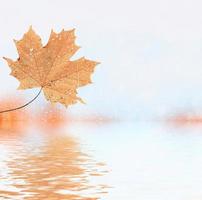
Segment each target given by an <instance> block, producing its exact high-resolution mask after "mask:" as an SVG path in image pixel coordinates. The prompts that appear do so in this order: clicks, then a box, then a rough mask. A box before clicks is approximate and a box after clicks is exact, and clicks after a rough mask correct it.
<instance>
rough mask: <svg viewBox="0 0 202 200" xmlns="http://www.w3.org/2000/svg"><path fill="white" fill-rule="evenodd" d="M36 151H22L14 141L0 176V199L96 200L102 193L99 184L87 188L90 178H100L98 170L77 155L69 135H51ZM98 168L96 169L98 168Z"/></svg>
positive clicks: (91, 163)
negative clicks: (4, 169)
mask: <svg viewBox="0 0 202 200" xmlns="http://www.w3.org/2000/svg"><path fill="white" fill-rule="evenodd" d="M37 148H38V150H37V151H33V152H32V150H31V151H30V149H29V151H28V150H26V148H25V147H23V145H22V146H21V144H20V143H18V142H17V144H16V147H15V148H12V146H11V149H12V152H11V153H10V155H8V156H9V157H10V159H9V160H3V161H2V159H1V161H0V162H4V163H0V166H2V165H6V166H7V169H6V170H7V175H4V176H2V175H1V173H0V176H1V177H0V179H1V181H0V198H1V199H12V200H13V199H15V200H17V199H26V200H29V199H30V200H41V199H49V200H58V199H60V200H63V199H65V200H67V199H68V200H97V199H100V197H99V195H101V194H104V193H106V187H105V186H103V185H99V184H97V185H91V184H90V182H91V181H90V180H91V178H93V176H94V177H96V176H100V175H104V173H106V172H104V171H102V170H99V169H102V167H104V166H101V165H99V164H97V163H96V162H95V161H93V159H91V158H90V157H89V156H88V155H86V154H84V153H82V152H81V150H80V148H79V144H78V142H77V141H76V140H75V139H74V138H72V137H71V136H70V135H65V136H54V137H51V138H49V139H48V140H46V142H45V143H43V145H42V146H41V147H37ZM98 168H99V169H98Z"/></svg>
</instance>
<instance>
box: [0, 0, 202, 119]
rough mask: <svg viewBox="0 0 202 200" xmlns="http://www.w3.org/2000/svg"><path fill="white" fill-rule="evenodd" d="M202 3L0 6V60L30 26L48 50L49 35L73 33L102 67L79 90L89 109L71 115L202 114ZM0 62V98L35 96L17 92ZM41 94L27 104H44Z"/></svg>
mask: <svg viewBox="0 0 202 200" xmlns="http://www.w3.org/2000/svg"><path fill="white" fill-rule="evenodd" d="M201 7H202V2H201V1H199V0H198V1H197V0H192V1H187V0H167V1H166V0H153V1H149V0H142V1H137V0H134V1H132V0H124V1H115V0H110V1H108V0H102V1H92V0H85V1H81V0H80V1H77V0H74V1H73V0H71V1H69V0H57V1H56V0H51V1H50V0H43V1H40V0H34V1H26V0H18V1H11V0H7V1H1V5H0V27H1V31H0V57H3V56H5V57H9V58H13V59H16V58H17V57H18V54H17V51H16V48H15V45H14V42H13V39H17V40H18V39H21V37H22V36H23V34H24V33H25V32H26V31H27V30H28V28H29V26H30V25H32V26H33V29H34V30H35V31H36V32H37V33H38V34H39V35H40V36H41V37H42V40H43V43H44V44H46V42H47V40H48V38H49V34H50V31H51V29H52V28H53V29H54V30H55V31H57V32H59V31H61V29H62V28H64V29H66V30H68V29H72V28H75V29H76V35H77V40H76V43H77V44H78V45H79V46H81V47H82V48H81V49H80V50H79V51H78V52H77V53H76V55H75V56H74V57H73V58H72V59H74V58H75V59H76V58H79V57H81V56H85V57H86V58H89V59H91V60H96V61H99V62H101V64H100V65H98V66H97V68H96V70H95V73H94V74H93V76H92V80H93V83H94V84H91V85H89V86H86V87H83V88H81V89H79V90H78V91H79V96H80V97H82V98H83V99H84V100H85V101H86V102H87V105H82V104H76V105H74V106H71V107H69V109H68V110H69V112H71V113H73V114H76V115H88V114H89V113H90V114H99V115H107V116H111V117H117V118H122V119H148V118H159V117H165V116H169V115H170V114H172V113H180V112H194V113H201V112H202V15H201ZM9 73H10V70H9V67H8V66H7V64H6V62H5V61H4V60H3V59H0V97H1V98H5V97H7V98H10V97H12V95H15V96H19V97H22V98H23V97H26V99H27V100H29V99H31V98H32V97H34V95H35V94H36V93H37V89H32V90H26V91H16V88H17V87H18V84H19V83H18V81H17V80H16V79H15V78H13V77H12V76H9ZM46 104H48V102H47V101H46V100H45V98H44V97H43V95H41V97H40V99H39V100H38V101H37V102H36V103H34V104H33V105H30V106H31V107H32V109H33V108H36V107H37V106H38V105H46Z"/></svg>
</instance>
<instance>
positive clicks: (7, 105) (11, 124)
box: [0, 98, 29, 133]
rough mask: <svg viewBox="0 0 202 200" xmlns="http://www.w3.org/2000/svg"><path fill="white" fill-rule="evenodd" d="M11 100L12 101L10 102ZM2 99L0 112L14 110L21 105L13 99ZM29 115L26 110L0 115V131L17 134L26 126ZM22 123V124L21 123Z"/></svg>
mask: <svg viewBox="0 0 202 200" xmlns="http://www.w3.org/2000/svg"><path fill="white" fill-rule="evenodd" d="M10 99H12V100H10ZM10 99H9V100H8V99H4V100H2V101H0V111H2V110H7V109H11V108H15V107H17V106H19V105H22V104H23V103H22V101H21V100H19V99H15V98H10ZM28 118H29V114H28V112H27V111H26V110H24V109H20V110H16V111H12V112H6V113H1V114H0V130H1V131H2V130H4V131H7V132H9V133H12V132H15V133H16V132H19V131H22V129H23V128H25V124H27V122H28ZM22 122H23V123H22Z"/></svg>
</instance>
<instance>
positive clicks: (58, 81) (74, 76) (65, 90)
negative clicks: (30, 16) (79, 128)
mask: <svg viewBox="0 0 202 200" xmlns="http://www.w3.org/2000/svg"><path fill="white" fill-rule="evenodd" d="M75 38H76V37H75V34H74V29H73V30H70V31H64V30H62V31H61V32H60V33H55V32H54V31H53V30H52V31H51V34H50V38H49V41H48V43H47V44H46V45H45V46H44V47H43V45H42V42H41V38H40V37H39V36H38V35H37V34H36V33H35V32H34V30H33V29H32V27H30V29H29V31H28V32H27V33H25V34H24V36H23V38H22V39H21V40H19V41H17V40H14V42H15V44H16V47H17V50H18V54H19V58H18V59H17V60H16V61H13V60H11V59H9V58H5V57H4V59H5V60H6V61H7V63H8V65H9V66H10V68H11V75H13V76H14V77H15V78H17V79H18V80H19V81H20V86H19V88H18V89H30V88H36V87H40V88H42V90H43V92H44V95H45V97H46V99H47V100H49V101H50V102H52V103H56V102H59V103H61V104H63V105H65V106H68V105H70V104H74V103H77V102H78V101H80V102H82V103H84V102H83V100H82V99H81V98H80V97H78V96H77V88H78V87H81V86H85V85H87V84H89V83H91V74H92V73H93V71H94V68H95V66H96V65H97V64H99V63H98V62H95V61H91V60H88V59H85V58H84V57H82V58H80V59H78V60H73V61H71V60H70V58H71V57H72V56H73V55H74V54H75V53H76V51H77V50H78V49H79V46H77V45H76V44H75Z"/></svg>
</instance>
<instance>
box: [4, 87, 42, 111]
mask: <svg viewBox="0 0 202 200" xmlns="http://www.w3.org/2000/svg"><path fill="white" fill-rule="evenodd" d="M42 89H43V88H41V89H40V91H39V92H38V94H37V95H36V96H35V97H34V98H33V99H32V100H31V101H29V102H28V103H26V104H24V105H22V106H19V107H17V108H12V109H8V110H2V111H0V114H2V113H6V112H12V111H15V110H20V109H22V108H24V107H26V106H28V105H29V104H31V103H32V102H33V101H34V100H36V99H37V98H38V96H39V95H40V94H41V91H42Z"/></svg>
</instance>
